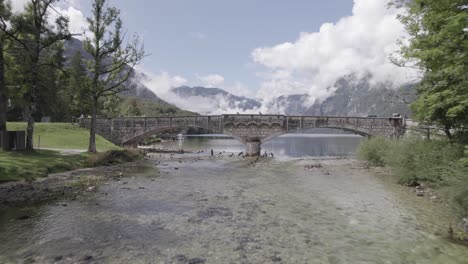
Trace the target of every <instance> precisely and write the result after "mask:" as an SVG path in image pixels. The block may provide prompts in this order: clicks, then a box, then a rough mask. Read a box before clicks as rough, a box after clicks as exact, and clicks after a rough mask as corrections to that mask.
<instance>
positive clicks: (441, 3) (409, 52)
mask: <svg viewBox="0 0 468 264" xmlns="http://www.w3.org/2000/svg"><path fill="white" fill-rule="evenodd" d="M393 2H394V3H396V4H397V5H399V6H400V7H404V8H406V11H407V12H405V13H404V14H403V15H401V16H400V17H399V18H400V20H401V22H402V23H403V24H404V25H405V26H406V29H407V32H408V33H409V36H410V38H409V44H408V45H404V46H402V49H401V54H402V57H403V58H404V59H406V60H408V61H412V62H413V63H415V64H416V65H417V66H418V67H419V68H420V69H421V70H422V72H423V73H424V76H423V79H422V80H421V83H420V84H419V86H418V88H417V91H418V99H417V100H416V101H415V103H413V105H412V109H413V111H414V113H415V117H416V118H417V119H419V120H420V121H425V122H428V123H435V124H438V125H440V126H442V127H443V128H444V130H445V133H446V134H447V136H448V137H451V136H452V133H451V132H452V131H454V130H455V131H457V130H458V131H460V130H467V129H468V74H467V73H468V63H467V62H468V5H467V2H466V0H409V1H408V0H395V1H393Z"/></svg>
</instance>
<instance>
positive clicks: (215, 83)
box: [196, 74, 224, 88]
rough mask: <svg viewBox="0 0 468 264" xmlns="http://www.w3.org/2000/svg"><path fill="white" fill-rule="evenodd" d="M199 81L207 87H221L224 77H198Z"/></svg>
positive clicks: (211, 75)
mask: <svg viewBox="0 0 468 264" xmlns="http://www.w3.org/2000/svg"><path fill="white" fill-rule="evenodd" d="M196 77H197V79H198V80H199V81H201V82H202V84H203V85H204V86H206V87H209V88H213V87H219V86H220V85H222V84H223V83H224V77H223V76H221V75H219V74H210V75H206V76H199V75H196Z"/></svg>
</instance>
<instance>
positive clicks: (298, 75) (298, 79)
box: [252, 0, 416, 99]
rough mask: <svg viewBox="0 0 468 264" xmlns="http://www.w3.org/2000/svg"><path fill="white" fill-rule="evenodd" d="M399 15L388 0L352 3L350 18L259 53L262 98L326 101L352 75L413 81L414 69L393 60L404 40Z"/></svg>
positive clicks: (374, 79)
mask: <svg viewBox="0 0 468 264" xmlns="http://www.w3.org/2000/svg"><path fill="white" fill-rule="evenodd" d="M398 12H399V10H395V9H393V8H389V7H388V0H354V7H353V11H352V15H351V16H347V17H343V18H341V19H340V20H339V21H338V22H336V23H325V24H323V25H322V26H321V27H320V30H319V31H318V32H310V33H307V32H304V33H301V34H300V36H299V38H298V39H297V40H296V41H295V42H285V43H281V44H278V45H275V46H273V47H261V48H257V49H255V50H254V51H253V52H252V58H253V60H254V61H255V62H256V63H258V64H260V65H263V66H264V67H265V68H266V72H264V73H262V74H261V75H260V76H261V78H263V83H262V85H261V87H260V90H259V92H258V96H259V97H262V98H271V97H275V96H278V95H284V94H297V93H305V94H309V95H311V96H312V97H313V98H319V99H323V98H326V97H327V96H329V95H331V94H332V93H333V92H334V89H333V88H332V89H328V88H329V87H332V86H333V85H334V83H335V82H336V81H337V80H338V79H339V78H341V77H343V76H346V75H350V74H354V75H357V76H366V75H368V74H370V75H371V76H372V79H371V81H372V82H374V83H379V82H381V83H383V82H392V83H393V84H394V85H395V86H398V85H401V84H403V83H406V82H408V81H410V80H413V79H414V77H415V73H416V72H415V71H410V70H408V68H399V67H397V66H395V65H394V64H392V63H391V61H390V56H391V55H392V54H394V53H395V51H396V50H398V44H397V41H398V40H399V39H401V38H403V37H405V30H404V27H403V25H402V24H401V23H400V22H399V21H398V19H397V14H398Z"/></svg>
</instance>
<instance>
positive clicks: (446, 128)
mask: <svg viewBox="0 0 468 264" xmlns="http://www.w3.org/2000/svg"><path fill="white" fill-rule="evenodd" d="M444 132H445V134H446V135H447V138H448V139H450V140H451V139H452V133H451V132H450V126H449V125H445V126H444Z"/></svg>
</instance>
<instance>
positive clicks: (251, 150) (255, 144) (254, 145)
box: [245, 140, 262, 157]
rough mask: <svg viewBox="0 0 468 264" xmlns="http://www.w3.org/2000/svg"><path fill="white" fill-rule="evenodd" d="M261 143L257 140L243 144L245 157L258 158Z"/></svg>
mask: <svg viewBox="0 0 468 264" xmlns="http://www.w3.org/2000/svg"><path fill="white" fill-rule="evenodd" d="M261 145H262V143H261V142H260V141H259V140H253V141H247V142H246V143H245V155H246V156H247V157H254V156H260V152H261V150H262V148H261Z"/></svg>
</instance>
